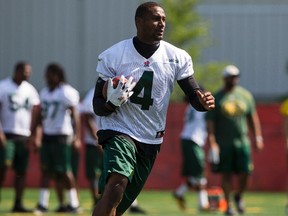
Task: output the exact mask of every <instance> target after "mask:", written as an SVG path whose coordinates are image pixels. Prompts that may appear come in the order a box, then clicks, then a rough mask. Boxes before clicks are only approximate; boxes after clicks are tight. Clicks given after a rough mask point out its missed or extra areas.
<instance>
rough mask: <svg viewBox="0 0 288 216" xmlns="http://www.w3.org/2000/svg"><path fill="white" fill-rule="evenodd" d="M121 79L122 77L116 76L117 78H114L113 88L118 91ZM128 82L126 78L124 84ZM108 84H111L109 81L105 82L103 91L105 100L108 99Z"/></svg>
mask: <svg viewBox="0 0 288 216" xmlns="http://www.w3.org/2000/svg"><path fill="white" fill-rule="evenodd" d="M120 78H121V76H116V77H113V78H112V84H113V88H114V89H116V88H117V86H118V84H119V81H120ZM126 82H127V79H126V78H125V77H124V84H125V83H126ZM108 83H109V79H108V80H107V81H106V82H105V84H104V86H103V89H102V94H103V97H104V98H105V99H107V88H108Z"/></svg>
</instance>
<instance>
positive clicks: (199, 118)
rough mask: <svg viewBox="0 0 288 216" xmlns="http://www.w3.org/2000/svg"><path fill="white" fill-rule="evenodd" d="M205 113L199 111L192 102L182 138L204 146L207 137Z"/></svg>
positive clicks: (188, 108)
mask: <svg viewBox="0 0 288 216" xmlns="http://www.w3.org/2000/svg"><path fill="white" fill-rule="evenodd" d="M205 114H206V113H205V112H198V111H197V110H195V109H194V108H193V107H192V106H191V105H190V104H189V105H188V106H187V108H186V111H185V116H184V127H183V129H182V132H181V139H186V140H192V141H194V142H195V143H196V144H198V145H199V146H204V144H205V143H206V138H207V131H206V122H205Z"/></svg>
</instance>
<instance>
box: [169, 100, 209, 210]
mask: <svg viewBox="0 0 288 216" xmlns="http://www.w3.org/2000/svg"><path fill="white" fill-rule="evenodd" d="M186 101H187V100H186ZM206 138H207V132H206V122H205V113H204V112H198V111H196V110H195V109H194V108H193V107H191V105H190V104H188V105H187V108H186V112H185V117H184V127H183V129H182V132H181V149H182V159H183V160H182V176H183V177H185V183H183V184H181V185H180V186H179V187H178V188H177V189H176V190H175V191H174V197H175V199H176V200H177V202H178V204H179V206H180V208H181V209H182V210H185V209H186V202H185V198H184V194H185V192H186V191H188V190H189V189H193V188H194V189H196V190H197V192H198V207H199V210H200V211H207V210H209V202H208V194H207V190H206V188H207V179H206V177H205V152H204V149H203V147H204V145H205V143H206Z"/></svg>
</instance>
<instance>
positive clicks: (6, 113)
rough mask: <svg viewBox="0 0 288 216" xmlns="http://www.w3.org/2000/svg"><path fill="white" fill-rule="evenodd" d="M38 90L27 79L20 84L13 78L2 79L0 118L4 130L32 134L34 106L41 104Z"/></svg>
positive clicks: (0, 82)
mask: <svg viewBox="0 0 288 216" xmlns="http://www.w3.org/2000/svg"><path fill="white" fill-rule="evenodd" d="M39 103H40V100H39V95H38V92H37V90H36V89H35V88H34V87H33V86H32V85H31V84H30V83H29V82H27V81H23V82H22V83H21V84H20V85H19V86H18V85H17V84H16V83H15V82H14V81H13V80H12V79H11V78H6V79H4V80H1V81H0V119H1V126H2V130H3V131H4V132H5V133H12V134H17V135H22V136H30V132H31V131H30V126H31V113H32V107H33V106H35V105H39Z"/></svg>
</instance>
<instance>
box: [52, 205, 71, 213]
mask: <svg viewBox="0 0 288 216" xmlns="http://www.w3.org/2000/svg"><path fill="white" fill-rule="evenodd" d="M55 212H58V213H63V212H68V207H67V206H64V205H60V206H59V207H58V209H56V210H55Z"/></svg>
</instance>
